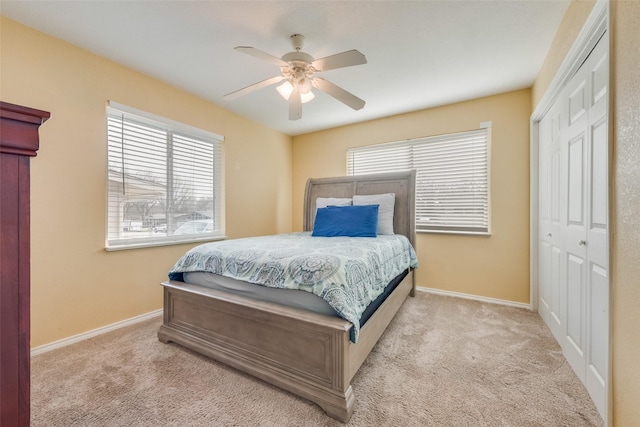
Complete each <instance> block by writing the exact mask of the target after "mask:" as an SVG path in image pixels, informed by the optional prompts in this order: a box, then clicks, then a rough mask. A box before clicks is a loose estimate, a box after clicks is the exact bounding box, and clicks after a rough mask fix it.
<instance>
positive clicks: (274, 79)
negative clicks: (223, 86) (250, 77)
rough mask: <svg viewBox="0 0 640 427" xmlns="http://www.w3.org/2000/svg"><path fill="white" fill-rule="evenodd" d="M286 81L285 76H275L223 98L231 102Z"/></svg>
mask: <svg viewBox="0 0 640 427" xmlns="http://www.w3.org/2000/svg"><path fill="white" fill-rule="evenodd" d="M284 79H285V77H284V76H274V77H271V78H269V79H266V80H263V81H261V82H258V83H254V84H252V85H249V86H247V87H244V88H242V89H238V90H236V91H235V92H231V93H228V94H226V95H225V96H224V97H223V98H224V99H226V100H227V101H231V100H233V99H236V98H240V97H241V96H243V95H246V94H248V93H251V92H253V91H254V90H258V89H262V88H263V87H267V86H271V85H273V84H276V83H278V82H281V81H282V80H284Z"/></svg>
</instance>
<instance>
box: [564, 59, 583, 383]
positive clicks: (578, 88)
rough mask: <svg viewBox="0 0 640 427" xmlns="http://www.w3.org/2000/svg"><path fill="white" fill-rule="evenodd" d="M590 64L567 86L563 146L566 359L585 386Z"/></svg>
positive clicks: (580, 70)
mask: <svg viewBox="0 0 640 427" xmlns="http://www.w3.org/2000/svg"><path fill="white" fill-rule="evenodd" d="M587 66H588V61H587V62H585V64H584V65H583V66H582V67H581V68H580V69H579V70H578V72H577V73H576V75H575V76H574V77H573V78H572V79H571V81H570V82H569V84H568V85H567V97H568V105H567V106H568V115H567V134H566V135H567V136H566V140H565V141H564V143H563V145H562V149H563V151H565V152H566V159H567V163H566V164H565V165H564V166H565V167H564V168H563V170H564V172H565V174H566V176H567V183H568V186H567V189H568V194H567V218H566V222H567V228H566V240H565V248H566V261H567V274H566V287H567V306H566V315H567V324H566V328H565V340H566V348H565V356H566V358H567V360H568V361H569V364H571V366H572V367H573V369H574V370H575V371H576V374H578V377H579V378H580V380H581V381H582V382H584V380H585V347H586V336H585V328H584V327H583V326H584V324H585V322H586V316H585V310H586V291H587V283H586V282H587V274H586V268H587V266H586V257H587V251H586V238H587V228H586V224H587V218H586V216H587V215H586V179H585V178H586V173H587V171H586V169H585V163H586V152H587V133H588V121H587V120H588V114H587V110H588V105H587V104H588V99H589V94H588V89H589V83H588V81H587V79H588V77H589V70H588V69H587Z"/></svg>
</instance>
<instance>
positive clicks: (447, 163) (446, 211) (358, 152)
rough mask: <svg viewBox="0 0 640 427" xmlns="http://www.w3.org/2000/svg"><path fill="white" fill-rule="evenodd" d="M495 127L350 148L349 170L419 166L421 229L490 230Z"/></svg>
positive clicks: (418, 224)
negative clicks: (490, 161)
mask: <svg viewBox="0 0 640 427" xmlns="http://www.w3.org/2000/svg"><path fill="white" fill-rule="evenodd" d="M490 135H491V129H490V127H487V128H483V129H479V130H474V131H469V132H459V133H453V134H446V135H440V136H433V137H426V138H417V139H411V140H407V141H399V142H392V143H387V144H377V145H370V146H366V147H358V148H351V149H349V150H347V174H348V175H362V174H368V173H381V172H397V171H402V170H407V169H416V170H417V177H416V230H417V231H429V232H447V233H467V234H489V179H488V177H489V145H490V139H491V138H490Z"/></svg>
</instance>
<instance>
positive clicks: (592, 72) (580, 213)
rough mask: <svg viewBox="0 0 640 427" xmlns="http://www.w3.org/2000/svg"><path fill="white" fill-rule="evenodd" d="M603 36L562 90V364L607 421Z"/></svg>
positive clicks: (605, 68)
mask: <svg viewBox="0 0 640 427" xmlns="http://www.w3.org/2000/svg"><path fill="white" fill-rule="evenodd" d="M607 46H608V41H607V34H605V35H604V36H603V38H602V39H601V40H600V42H599V43H598V44H597V45H596V47H595V48H594V50H593V51H592V52H591V54H590V55H589V57H588V58H587V60H586V61H585V63H584V64H583V66H582V67H581V68H580V70H578V72H577V73H576V75H575V76H574V77H573V78H572V79H571V81H570V82H569V84H568V85H567V97H568V117H567V118H568V126H567V138H566V144H564V146H565V147H566V151H567V163H566V176H567V183H568V186H567V189H568V195H567V228H566V240H565V241H566V245H565V247H566V260H567V267H566V269H567V271H566V282H567V299H566V302H567V304H566V307H567V311H566V316H567V322H566V340H565V344H564V350H565V356H566V358H567V360H568V361H569V363H570V364H571V366H572V367H573V369H574V370H575V372H576V374H577V375H578V377H579V378H580V379H581V380H582V382H583V383H584V384H585V386H586V388H587V390H588V391H589V394H590V395H591V397H592V399H593V401H594V403H595V404H596V406H597V407H598V410H599V411H600V413H601V414H602V415H603V417H604V414H605V406H606V384H607V370H608V354H609V338H608V335H609V249H608V130H607V120H608V115H607V101H608V48H607Z"/></svg>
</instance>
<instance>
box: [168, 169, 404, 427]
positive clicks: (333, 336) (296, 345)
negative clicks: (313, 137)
mask: <svg viewBox="0 0 640 427" xmlns="http://www.w3.org/2000/svg"><path fill="white" fill-rule="evenodd" d="M414 190H415V171H407V172H398V173H389V174H375V175H362V176H350V177H335V178H319V179H309V180H308V181H307V186H306V190H305V199H304V218H303V233H301V234H304V232H306V233H307V234H309V232H311V231H313V230H314V221H315V220H316V212H317V209H316V208H317V201H318V199H319V198H320V199H323V200H326V198H332V199H333V198H340V199H342V198H353V196H358V197H359V196H363V195H380V194H389V193H393V194H394V195H395V203H394V207H393V219H392V221H393V233H395V234H398V235H401V236H405V237H406V239H408V241H409V242H410V244H411V245H412V246H413V247H415V225H414V224H415V221H414V207H415V198H414V197H415V196H414ZM319 219H320V218H319ZM319 222H320V221H319ZM314 232H315V231H314ZM303 237H306V236H303ZM376 240H377V239H376ZM170 277H172V278H174V279H175V278H176V277H180V278H181V277H183V276H176V275H171V276H170ZM162 285H163V288H164V318H163V324H162V325H161V327H160V329H159V331H158V339H159V340H160V341H161V342H164V343H168V342H174V343H177V344H179V345H182V346H184V347H187V348H189V349H191V350H194V351H196V352H198V353H200V354H203V355H206V356H208V357H211V358H213V359H216V360H218V361H220V362H222V363H225V364H227V365H229V366H232V367H234V368H236V369H239V370H241V371H243V372H246V373H248V374H251V375H253V376H255V377H257V378H260V379H262V380H264V381H266V382H268V383H271V384H273V385H276V386H278V387H280V388H283V389H285V390H288V391H290V392H292V393H294V394H296V395H298V396H301V397H303V398H305V399H308V400H310V401H312V402H315V403H316V404H318V405H319V406H320V407H321V408H322V409H323V410H324V411H325V412H326V413H327V414H328V415H329V416H331V417H333V418H335V419H337V420H340V421H342V422H347V421H348V420H349V418H350V417H351V414H352V413H353V410H354V404H355V398H354V392H353V389H352V387H351V380H352V378H353V376H354V375H355V374H356V372H357V371H358V369H359V368H360V366H361V365H362V363H363V362H364V360H365V359H366V357H367V355H368V354H369V352H370V351H371V349H372V348H373V347H374V345H375V344H376V342H377V341H378V339H379V338H380V336H381V335H382V333H383V332H384V330H385V329H386V327H387V326H388V325H389V323H390V322H391V320H392V319H393V317H394V315H395V314H396V312H397V311H398V309H399V308H400V306H401V305H402V303H403V302H404V300H405V299H406V297H407V296H408V295H411V296H413V295H414V292H415V277H414V272H413V268H407V269H406V271H404V272H403V273H402V274H401V275H399V276H398V277H396V280H395V283H394V285H393V286H391V285H389V286H387V287H386V288H385V289H387V291H388V292H387V293H388V295H386V297H384V298H383V297H379V298H377V300H378V302H379V305H378V306H377V308H376V309H375V311H374V312H373V313H369V316H368V319H367V320H366V322H365V323H364V324H363V325H360V327H359V328H356V326H358V325H357V322H354V323H352V322H349V321H347V320H345V319H344V318H341V317H337V316H335V315H331V314H329V313H321V312H314V311H308V310H305V309H302V308H298V307H295V306H293V307H292V306H285V305H282V304H279V303H276V302H273V301H269V300H257V299H253V298H251V297H247V296H246V294H245V293H242V292H241V293H239V294H234V293H230V292H226V291H225V290H221V289H214V288H211V287H209V286H206V285H205V284H203V283H200V282H198V283H197V284H196V283H187V282H183V281H179V280H169V281H167V282H164V283H162ZM253 286H255V285H253ZM297 292H303V291H297ZM356 329H358V330H357V335H356V337H355V338H356V339H354V330H356ZM354 341H355V342H354Z"/></svg>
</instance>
